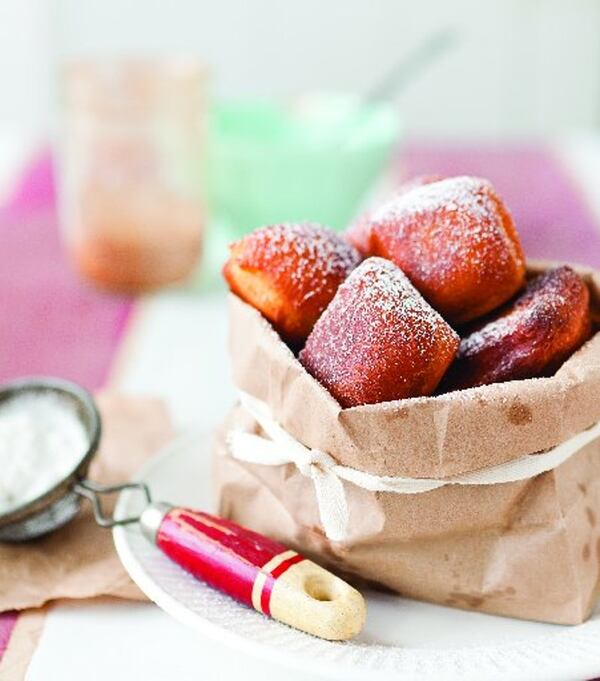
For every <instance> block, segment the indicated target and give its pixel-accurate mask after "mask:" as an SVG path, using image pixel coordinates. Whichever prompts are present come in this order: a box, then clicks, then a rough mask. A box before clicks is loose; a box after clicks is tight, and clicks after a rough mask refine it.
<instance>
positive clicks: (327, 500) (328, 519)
mask: <svg viewBox="0 0 600 681" xmlns="http://www.w3.org/2000/svg"><path fill="white" fill-rule="evenodd" d="M240 402H241V404H242V406H243V407H244V408H245V409H246V410H247V411H248V412H249V413H250V415H251V416H252V417H253V418H254V419H255V421H256V422H257V423H258V424H259V425H260V427H261V428H262V429H263V430H264V432H265V433H266V434H267V436H268V438H270V439H267V438H264V437H261V436H259V435H255V434H254V433H248V432H245V431H242V430H233V431H231V432H230V433H229V436H228V444H229V451H230V453H231V455H232V456H233V457H234V458H236V459H239V460H240V461H247V462H248V463H256V464H262V465H264V466H281V465H283V464H287V463H293V464H295V465H296V467H297V468H298V470H299V471H300V472H301V473H302V475H305V476H306V477H308V478H311V480H312V481H313V484H314V486H315V492H316V497H317V504H318V507H319V515H320V517H321V523H322V524H323V529H324V531H325V534H326V535H327V537H328V538H329V539H331V540H332V541H342V540H343V539H344V538H345V537H346V528H347V524H348V505H347V503H346V494H345V492H344V485H343V482H342V480H346V481H348V482H351V483H353V484H354V485H358V487H362V488H363V489H367V490H370V491H372V492H393V493H394V494H419V493H421V492H429V491H430V490H433V489H438V488H439V487H444V486H445V485H498V484H501V483H505V482H516V481H518V480H526V479H528V478H534V477H535V476H536V475H540V473H545V472H547V471H549V470H552V469H553V468H556V467H557V466H560V464H561V463H564V462H565V461H566V460H567V459H569V458H570V457H571V456H573V454H575V453H576V452H578V451H579V450H581V449H583V447H585V446H586V445H587V444H589V443H590V442H592V441H593V440H594V439H595V438H597V437H598V436H600V422H599V423H597V424H596V425H594V426H592V427H591V428H588V430H584V431H583V432H581V433H578V434H577V435H575V436H574V437H572V438H570V439H569V440H567V441H565V442H562V443H561V444H559V445H557V446H556V447H553V448H552V449H549V450H547V451H546V452H543V453H540V454H526V455H525V456H522V457H520V458H518V459H514V460H513V461H508V462H506V463H502V464H499V465H497V466H490V467H488V468H483V469H481V470H478V471H474V472H472V473H465V474H464V475H457V476H454V477H451V478H444V479H443V480H435V479H431V478H401V477H390V476H377V475H372V474H371V473H365V472H364V471H360V470H357V469H356V468H349V467H347V466H340V465H339V464H338V463H336V461H335V459H333V458H332V457H331V456H330V455H329V454H327V453H326V452H322V451H320V450H318V449H310V448H309V447H306V446H305V445H303V444H302V443H301V442H299V441H298V440H296V438H294V437H293V436H292V435H290V434H289V433H288V432H287V431H286V430H285V429H284V428H282V427H281V426H280V425H279V424H278V423H277V421H275V419H274V418H273V416H272V414H271V410H270V409H269V407H268V405H267V404H265V403H264V402H262V401H261V400H258V399H256V398H255V397H253V396H252V395H249V394H248V393H244V392H240Z"/></svg>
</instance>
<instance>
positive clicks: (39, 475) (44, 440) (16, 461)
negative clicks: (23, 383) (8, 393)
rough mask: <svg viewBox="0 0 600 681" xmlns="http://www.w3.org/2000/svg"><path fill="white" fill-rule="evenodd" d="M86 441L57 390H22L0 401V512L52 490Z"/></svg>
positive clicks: (84, 432)
mask: <svg viewBox="0 0 600 681" xmlns="http://www.w3.org/2000/svg"><path fill="white" fill-rule="evenodd" d="M88 446H89V437H88V435H87V433H86V430H85V427H84V425H83V424H82V423H81V421H80V419H79V418H78V417H77V414H76V413H75V411H74V409H73V408H72V407H71V406H70V405H69V404H67V403H66V402H65V400H63V399H61V398H60V397H58V396H56V395H49V394H39V395H37V394H36V395H32V394H25V395H22V396H18V397H14V398H12V399H9V400H7V401H5V402H2V403H0V471H1V472H0V513H6V512H8V511H10V510H12V509H14V508H17V507H19V506H21V505H22V504H25V503H27V502H29V501H33V500H34V499H35V498H37V497H38V496H40V495H41V494H44V492H47V491H48V490H50V489H51V488H52V487H53V486H54V485H56V484H57V483H59V482H60V481H61V480H63V479H64V478H65V477H67V475H69V473H71V471H72V470H73V469H74V468H75V466H76V465H77V463H78V462H79V461H80V460H81V459H82V458H83V456H84V454H85V452H86V450H87V448H88Z"/></svg>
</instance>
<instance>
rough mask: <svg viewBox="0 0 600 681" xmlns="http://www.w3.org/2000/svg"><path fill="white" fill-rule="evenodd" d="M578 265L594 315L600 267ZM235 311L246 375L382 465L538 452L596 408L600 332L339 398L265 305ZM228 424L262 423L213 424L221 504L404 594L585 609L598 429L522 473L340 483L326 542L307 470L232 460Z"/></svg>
mask: <svg viewBox="0 0 600 681" xmlns="http://www.w3.org/2000/svg"><path fill="white" fill-rule="evenodd" d="M543 267H544V266H543V265H534V266H532V268H531V273H535V272H539V271H540V270H541V269H543ZM580 272H581V273H582V274H583V275H584V277H585V279H586V282H587V284H588V286H589V288H590V292H591V296H592V307H593V314H594V317H595V320H596V321H598V319H599V318H600V275H599V274H597V273H594V272H592V271H588V270H585V271H581V270H580ZM230 317H231V356H232V364H233V374H234V380H235V382H236V385H237V386H238V387H239V388H240V389H241V390H243V391H245V392H247V393H249V394H251V395H253V396H254V397H256V398H258V399H260V400H262V401H264V402H266V403H267V404H268V405H269V407H270V409H271V411H272V414H273V415H274V417H275V419H276V420H277V421H278V423H279V424H281V425H282V426H283V427H284V428H285V429H286V430H287V431H288V432H289V433H290V434H291V435H293V436H294V437H295V438H296V439H297V440H299V441H300V442H302V443H303V444H305V445H306V446H308V447H310V448H312V449H319V450H321V451H324V452H327V453H328V454H330V455H331V456H333V457H334V459H336V461H337V462H338V463H340V464H341V465H344V466H349V467H352V468H356V469H359V470H362V471H366V472H369V473H373V474H376V475H388V476H405V477H427V478H437V479H443V478H445V477H449V476H453V475H457V474H461V473H467V472H470V471H475V470H478V469H481V468H485V467H488V466H492V465H497V464H500V463H502V462H505V461H510V460H513V459H516V458H518V457H521V456H523V455H525V454H534V453H538V452H542V451H544V450H546V449H548V448H550V447H554V446H556V445H557V444H559V443H561V442H563V441H565V440H567V439H568V438H570V437H572V436H573V435H575V434H577V433H579V432H581V431H583V430H585V429H586V428H588V427H590V426H591V425H593V424H594V423H596V422H598V421H599V420H600V334H596V335H595V336H594V338H592V339H591V340H590V341H589V342H588V343H587V344H586V345H585V346H584V347H583V348H582V349H581V350H579V351H578V352H577V353H575V354H574V355H573V356H572V357H571V358H570V359H569V360H568V361H567V362H565V364H564V365H563V366H562V367H561V368H560V370H559V371H558V372H557V373H556V375H555V376H553V377H551V378H541V379H531V380H524V381H514V382H509V383H502V384H495V385H490V386H484V387H481V388H476V389H472V390H467V391H461V392H456V393H450V394H446V395H440V396H436V397H427V398H416V399H408V400H400V401H396V402H390V403H386V404H379V405H369V406H363V407H354V408H351V409H342V408H341V407H340V406H339V405H338V404H337V402H336V401H335V400H334V399H333V398H332V397H331V396H330V395H329V394H328V393H327V391H326V390H325V389H324V388H322V386H320V385H319V384H318V383H317V381H315V380H314V379H313V378H312V377H311V376H310V375H309V374H308V373H307V372H306V371H304V369H303V367H302V366H301V365H300V363H299V362H298V361H297V360H296V358H295V357H294V356H293V354H292V353H291V352H290V351H289V349H288V348H287V346H286V345H285V344H284V343H283V342H282V341H281V340H280V338H279V336H278V335H277V334H276V333H275V332H274V330H273V329H272V327H271V326H270V325H269V324H268V323H267V322H266V321H265V320H264V319H263V318H262V317H261V315H260V314H259V313H258V312H257V311H256V310H254V309H253V308H252V307H250V306H248V305H246V304H245V303H243V302H242V301H240V300H239V299H237V298H235V297H234V296H232V297H231V304H230ZM232 428H243V429H246V430H250V431H252V430H255V431H256V430H257V425H256V423H254V421H253V420H252V418H251V417H249V416H248V414H246V412H244V411H243V410H242V409H241V408H240V407H236V408H235V409H234V410H233V411H232V413H231V414H230V415H229V417H228V419H227V421H226V423H225V424H224V426H223V428H222V430H221V432H220V434H219V437H218V438H217V442H216V447H215V466H214V468H215V490H216V496H217V502H218V510H219V513H220V514H222V515H224V516H225V517H229V518H232V519H234V520H237V521H238V522H241V523H243V524H245V525H248V526H249V527H251V528H252V529H255V530H257V531H259V532H263V533H265V534H268V535H270V536H273V537H275V538H277V539H279V540H281V541H283V542H284V543H287V544H289V545H290V546H293V547H295V548H297V549H299V550H301V551H303V552H304V553H306V554H308V555H309V556H311V557H313V558H316V559H317V560H318V561H320V562H322V563H325V564H327V565H329V566H330V567H334V568H337V569H338V570H340V571H342V572H344V573H348V574H351V575H356V576H358V577H360V578H362V579H366V580H369V581H370V582H373V583H376V584H380V585H382V586H384V587H387V588H390V589H392V590H394V591H397V592H399V593H401V594H403V595H406V596H409V597H413V598H417V599H422V600H427V601H432V602H435V603H442V604H445V605H450V606H455V607H460V608H468V609H476V610H480V611H484V612H490V613H497V614H503V615H510V616H514V617H521V618H526V619H536V620H542V621H548V622H557V623H564V624H575V623H579V622H582V621H583V620H584V619H585V618H586V617H588V615H589V613H590V611H591V609H592V607H593V605H594V602H595V597H596V593H597V586H598V584H599V570H600V441H599V440H596V441H594V442H592V443H590V444H588V445H587V446H586V447H585V448H584V449H582V450H580V451H579V452H578V453H577V454H575V455H573V456H572V457H571V458H570V459H568V460H567V461H566V462H564V463H563V464H561V465H560V466H559V467H557V468H555V469H554V470H552V471H549V472H547V473H544V474H542V475H538V476H537V477H535V478H532V479H529V480H523V481H518V482H512V483H504V484H498V485H472V486H459V485H449V486H446V487H442V488H440V489H437V490H433V491H430V492H425V493H421V494H393V493H384V492H370V491H368V490H365V489H362V488H360V487H357V486H355V485H352V484H350V483H344V488H345V491H346V496H347V501H348V507H349V518H350V522H349V532H348V536H347V538H346V539H345V540H344V541H343V542H331V541H329V540H328V539H327V538H326V537H325V535H324V533H323V530H322V527H321V524H320V519H319V513H318V508H317V505H316V499H315V493H314V488H313V483H312V481H311V480H310V479H309V478H306V477H304V476H303V475H302V474H301V473H300V472H299V470H298V469H297V468H296V467H295V466H294V465H291V464H287V465H283V466H263V465H258V464H250V463H245V462H241V461H239V460H236V459H234V458H232V457H231V456H230V454H229V452H228V448H227V445H226V434H227V432H228V431H230V430H231V429H232Z"/></svg>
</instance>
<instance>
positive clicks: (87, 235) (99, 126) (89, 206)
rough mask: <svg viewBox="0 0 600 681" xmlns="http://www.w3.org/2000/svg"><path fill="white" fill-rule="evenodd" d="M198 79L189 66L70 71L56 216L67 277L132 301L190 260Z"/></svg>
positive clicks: (197, 205) (199, 224)
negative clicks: (70, 271) (70, 272)
mask: <svg viewBox="0 0 600 681" xmlns="http://www.w3.org/2000/svg"><path fill="white" fill-rule="evenodd" d="M204 85H205V72H204V69H203V68H202V66H201V65H199V64H198V63H197V62H195V61H192V60H119V61H79V62H74V63H71V64H70V65H68V66H67V68H66V70H65V78H64V107H63V111H64V128H63V131H62V137H61V146H62V148H61V150H60V153H59V178H60V180H59V186H60V209H61V219H62V224H63V228H64V234H65V240H66V243H67V247H68V251H69V253H70V255H71V258H72V260H73V262H74V264H75V267H76V269H77V270H78V271H79V272H80V273H81V274H82V275H83V276H84V277H85V278H87V279H88V280H90V281H92V282H93V283H95V284H97V285H99V286H101V287H103V288H106V289H109V290H112V291H116V292H122V293H140V292H144V291H148V290H152V289H156V288H158V287H161V286H165V285H167V284H173V283H177V282H182V281H184V280H186V279H187V278H188V277H189V276H190V275H191V274H192V272H193V271H194V269H195V266H196V264H197V262H198V260H199V257H200V252H201V246H202V235H203V228H204V224H205V211H204V202H203V198H202V190H201V187H202V160H203V155H204V153H203V152H204V148H203V145H204V119H205V109H206V105H205V96H204V94H205V93H204Z"/></svg>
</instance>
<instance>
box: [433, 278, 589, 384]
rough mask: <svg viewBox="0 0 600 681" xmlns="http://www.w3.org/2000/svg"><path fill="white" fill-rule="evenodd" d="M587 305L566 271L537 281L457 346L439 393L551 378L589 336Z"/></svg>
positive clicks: (579, 287)
mask: <svg viewBox="0 0 600 681" xmlns="http://www.w3.org/2000/svg"><path fill="white" fill-rule="evenodd" d="M589 299H590V294H589V291H588V289H587V286H586V285H585V283H584V282H583V281H582V279H581V277H580V276H579V275H578V274H576V273H575V272H574V271H573V270H572V269H571V268H570V267H567V266H564V267H559V268H557V269H553V270H550V271H549V272H547V273H545V274H543V275H540V276H538V277H537V278H536V279H534V280H533V281H532V282H531V283H530V284H529V285H528V287H527V288H526V290H525V292H524V293H523V294H521V296H519V297H518V298H517V299H516V300H515V302H514V303H512V305H510V306H509V307H508V308H507V309H505V310H504V311H502V312H501V313H500V314H499V315H498V316H496V317H495V318H494V319H492V320H491V321H488V322H487V323H485V324H483V325H482V326H480V328H478V329H476V330H475V331H473V332H472V333H470V334H469V335H467V336H466V337H465V338H463V339H462V340H461V343H460V348H459V351H458V356H457V358H456V361H455V362H454V364H453V365H452V367H451V369H450V371H449V372H448V375H447V376H446V378H445V379H444V381H443V385H442V386H441V387H442V390H444V391H448V390H458V389H463V388H473V387H475V386H478V385H485V384H487V383H499V382H502V381H512V380H517V379H523V378H533V377H536V376H550V375H552V374H553V373H554V372H555V371H556V370H557V369H558V368H559V367H560V365H561V364H562V363H563V362H564V361H565V360H566V359H567V358H568V357H569V356H570V355H571V354H572V353H573V352H574V351H575V350H577V349H578V348H579V347H580V346H581V345H582V344H583V343H584V342H585V341H586V340H587V339H588V338H589V336H590V334H591V320H590V307H589Z"/></svg>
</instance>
